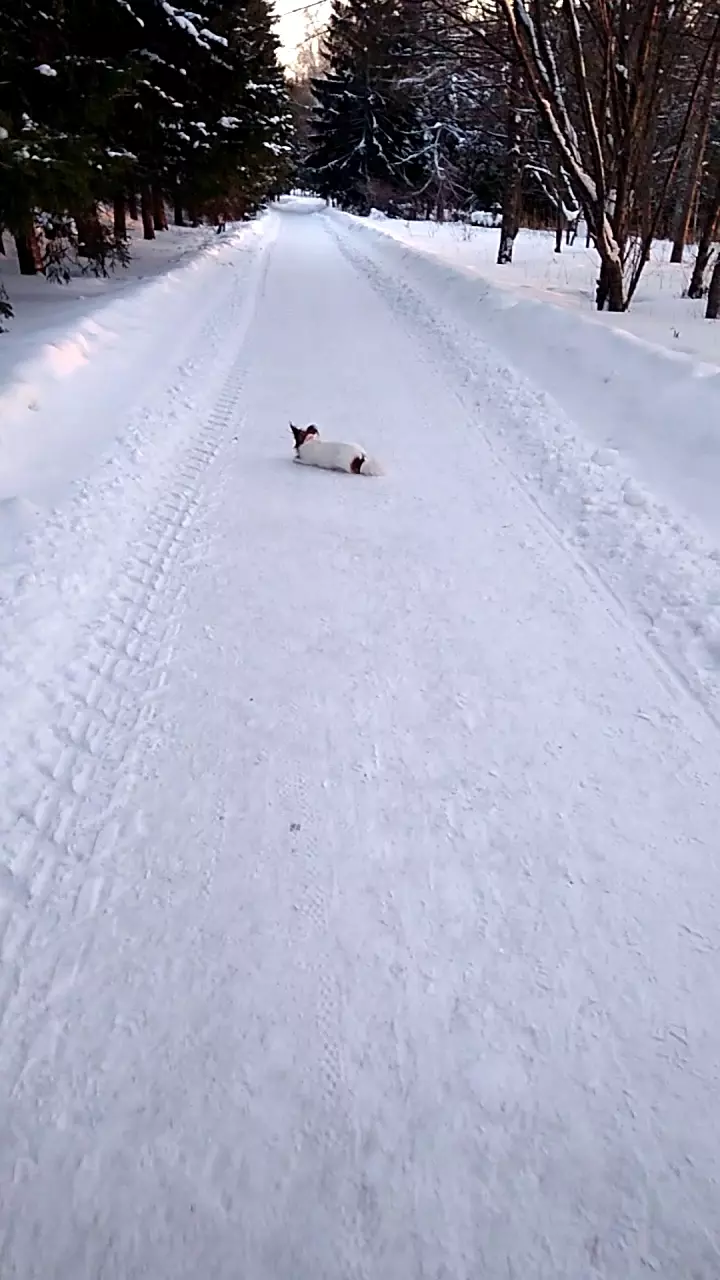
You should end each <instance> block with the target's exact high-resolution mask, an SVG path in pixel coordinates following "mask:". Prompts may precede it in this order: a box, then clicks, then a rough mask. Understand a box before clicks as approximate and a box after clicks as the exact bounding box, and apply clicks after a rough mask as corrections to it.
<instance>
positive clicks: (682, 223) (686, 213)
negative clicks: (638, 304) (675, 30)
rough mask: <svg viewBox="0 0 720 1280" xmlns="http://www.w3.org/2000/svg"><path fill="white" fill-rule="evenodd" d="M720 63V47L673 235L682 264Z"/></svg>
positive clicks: (676, 255)
mask: <svg viewBox="0 0 720 1280" xmlns="http://www.w3.org/2000/svg"><path fill="white" fill-rule="evenodd" d="M719 59H720V47H718V48H716V49H715V52H714V53H713V55H712V57H711V60H710V65H709V68H708V77H707V87H706V89H705V96H704V98H703V101H702V104H701V106H700V120H699V128H698V131H697V137H696V139H695V143H694V145H691V146H690V147H689V148H688V163H687V164H686V165H684V166H683V172H682V182H681V183H680V193H679V199H678V200H677V201H676V204H675V221H674V225H673V232H672V239H673V247H672V253H671V255H670V261H671V262H682V260H683V250H684V248H685V243H686V241H687V238H688V230H689V227H690V219H691V218H692V212H693V208H694V206H695V201H696V199H697V195H698V191H699V188H700V183H701V181H702V171H703V162H704V160H705V152H706V151H707V143H708V134H709V132H710V117H711V115H712V109H713V99H714V95H715V81H716V78H717V69H718V60H719Z"/></svg>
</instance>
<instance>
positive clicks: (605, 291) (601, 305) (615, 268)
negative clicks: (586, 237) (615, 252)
mask: <svg viewBox="0 0 720 1280" xmlns="http://www.w3.org/2000/svg"><path fill="white" fill-rule="evenodd" d="M595 305H596V307H597V309H598V311H604V310H605V307H606V306H607V309H608V311H624V310H625V281H624V279H623V269H622V263H620V262H614V261H612V260H610V259H606V260H605V261H603V262H602V263H601V266H600V275H599V276H598V282H597V289H596V291H595Z"/></svg>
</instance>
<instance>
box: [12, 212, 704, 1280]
mask: <svg viewBox="0 0 720 1280" xmlns="http://www.w3.org/2000/svg"><path fill="white" fill-rule="evenodd" d="M268 224H269V225H270V224H272V226H271V227H270V230H269V231H268V234H267V236H266V239H265V241H262V242H261V240H260V238H258V241H257V247H256V248H255V249H254V253H255V254H256V256H257V264H256V267H255V269H254V270H253V272H252V273H250V274H248V275H243V276H242V277H240V276H238V280H237V284H236V285H235V286H234V287H232V286H230V285H225V286H224V288H225V292H224V293H223V294H222V295H221V294H220V293H219V292H218V297H217V308H218V310H217V314H216V316H215V320H214V324H213V326H211V329H210V330H209V331H208V334H206V336H205V338H202V335H201V337H200V338H199V339H198V344H199V345H198V348H197V350H196V351H195V353H194V357H193V369H194V371H193V374H192V377H191V378H190V380H189V383H188V385H189V386H190V387H192V383H193V379H198V380H199V379H201V378H202V377H203V369H204V367H205V365H206V364H211V363H212V361H214V362H215V363H214V364H212V367H213V369H216V368H218V367H219V366H218V364H217V362H218V360H219V359H220V357H221V356H222V360H221V363H222V361H224V365H223V370H224V376H225V377H226V381H225V383H224V386H222V387H221V389H220V390H219V394H218V398H217V401H216V405H215V409H214V411H213V412H212V413H209V414H207V415H206V416H203V417H202V419H201V420H199V421H198V424H197V426H196V427H194V428H192V430H191V429H190V427H188V434H187V440H186V442H185V446H183V447H182V448H181V447H180V446H179V445H178V447H177V449H176V450H175V452H174V454H173V455H172V456H171V457H170V459H169V460H168V459H167V458H166V459H165V462H164V464H163V465H164V467H165V470H164V472H163V476H164V481H163V488H162V491H161V493H160V496H158V495H157V494H156V493H155V492H154V491H153V488H152V486H151V485H148V486H147V495H148V497H147V503H146V510H145V513H144V515H143V518H142V519H141V520H140V519H138V518H137V516H134V517H133V520H132V521H131V520H128V522H127V525H123V523H122V521H119V523H118V525H117V527H116V529H115V534H114V537H113V538H112V539H109V540H108V544H107V545H108V547H110V548H111V550H110V551H109V552H108V556H109V559H110V561H111V564H110V568H109V570H108V572H109V575H110V578H111V581H109V582H108V583H107V584H106V585H104V586H103V588H102V591H100V590H99V588H98V590H97V591H96V593H95V595H93V592H92V591H91V590H88V592H87V593H86V594H85V596H83V597H82V599H83V607H82V610H81V611H80V613H79V614H78V618H77V621H76V624H75V625H74V627H73V626H72V625H71V622H70V621H69V620H68V617H66V618H65V625H64V626H63V627H62V628H58V629H57V632H56V634H55V639H54V644H55V651H56V655H57V660H56V661H52V660H51V658H50V657H49V656H48V654H47V653H43V656H42V661H41V660H40V659H39V658H38V661H37V663H36V664H35V665H33V662H34V646H40V642H41V631H42V628H41V625H40V623H41V620H39V619H38V618H37V617H35V618H34V617H33V615H32V611H31V610H29V609H25V611H24V612H23V613H22V614H18V617H17V619H16V620H15V623H14V625H15V626H16V627H17V628H18V629H19V628H20V625H21V623H22V624H23V626H25V627H26V631H25V632H24V633H22V634H21V632H20V631H19V630H18V632H17V636H16V641H17V643H18V644H20V641H21V639H22V636H23V635H24V637H25V650H24V653H25V659H26V664H27V666H26V671H27V680H26V684H27V687H25V688H23V697H22V700H21V701H18V702H17V703H16V705H15V706H14V714H13V715H12V716H10V717H9V719H8V721H7V722H6V723H7V724H8V725H9V728H8V729H7V731H6V733H5V735H4V741H3V744H2V745H3V747H4V750H3V754H2V786H3V795H4V797H5V800H6V804H5V809H4V815H5V816H4V827H5V833H6V844H7V849H8V856H7V859H6V862H4V863H3V864H2V866H0V913H2V914H0V922H1V924H0V927H1V928H3V929H4V936H3V941H2V950H1V951H0V956H1V957H2V966H1V967H0V1019H1V1021H0V1082H1V1083H2V1092H3V1097H4V1101H3V1105H2V1108H0V1186H1V1187H2V1195H1V1198H0V1240H1V1241H2V1243H1V1245H0V1275H2V1277H3V1280H11V1278H12V1280H16V1278H17V1280H31V1278H32V1280H140V1278H141V1277H142V1278H143V1280H145V1278H147V1280H198V1278H199V1277H208V1280H209V1278H210V1277H212V1278H213V1280H501V1277H502V1278H503V1280H504V1278H506V1277H507V1280H590V1278H591V1277H596V1276H597V1277H601V1276H602V1277H605V1278H606V1280H620V1278H622V1280H645V1277H647V1276H648V1275H654V1276H657V1277H662V1278H663V1280H680V1278H681V1277H682V1280H686V1278H687V1280H689V1278H690V1277H693V1280H716V1278H717V1276H718V1274H719V1273H720V1252H719V1251H718V1232H719V1231H720V1210H719V1208H718V1197H717V1188H718V1180H719V1179H720V1118H719V1113H718V1106H717V1097H718V1084H719V1082H720V1081H719V1077H720V1021H719V1020H718V1018H717V1016H716V1006H717V991H718V979H719V977H720V973H719V971H718V961H717V956H718V948H719V947H720V903H719V902H718V887H719V884H720V876H719V872H718V859H717V853H718V842H719V840H720V835H719V833H720V732H719V731H718V727H717V724H716V722H715V720H714V719H713V718H712V715H711V714H710V712H709V710H708V709H707V708H706V707H705V706H704V705H703V704H702V702H701V701H700V700H699V699H698V698H697V697H696V696H693V695H692V694H691V693H690V691H689V690H688V688H687V687H686V685H685V683H684V681H683V679H682V678H681V676H680V675H676V674H675V672H674V670H673V668H672V667H671V665H670V664H669V663H666V662H665V660H664V659H663V658H661V657H660V656H659V654H658V652H657V650H656V649H654V648H652V647H651V645H650V644H649V643H648V641H647V640H646V638H645V636H644V635H643V634H642V632H641V631H640V630H639V629H638V628H637V627H636V625H635V622H634V621H633V617H632V615H631V613H630V612H629V611H626V610H625V608H624V606H623V604H622V601H621V600H620V599H619V598H618V597H617V595H614V594H611V593H610V591H609V590H608V589H606V588H605V586H603V585H602V581H601V578H600V577H599V575H598V574H597V573H596V571H595V568H594V567H593V566H592V565H590V563H589V562H586V561H585V560H583V559H582V558H581V556H580V555H579V553H578V552H577V550H573V549H572V548H571V546H570V544H569V542H568V540H567V539H566V538H565V537H564V535H563V533H562V531H561V526H560V523H559V522H557V521H555V520H554V519H553V517H552V512H550V511H549V509H548V507H547V504H544V503H543V504H541V503H540V501H539V498H538V494H537V493H536V492H535V491H534V489H533V487H532V484H530V483H528V482H526V481H525V480H524V478H523V471H522V467H520V466H518V467H517V468H515V469H514V468H513V466H512V463H511V460H510V448H509V445H508V440H507V437H505V436H503V435H502V432H503V414H504V413H505V407H504V406H505V402H506V400H508V399H509V400H512V398H513V395H514V390H513V389H514V388H515V387H516V385H517V388H518V392H517V394H518V395H521V392H522V387H521V385H520V382H519V380H517V384H516V381H514V375H513V374H512V371H511V370H509V369H508V370H506V372H505V374H504V375H503V379H504V380H501V379H500V378H499V374H498V370H497V361H496V360H495V359H494V357H493V358H491V357H488V364H487V368H485V367H484V366H483V365H482V363H477V364H476V365H475V368H474V377H473V379H472V380H471V383H465V382H463V380H462V379H461V378H459V377H458V373H457V369H456V367H455V365H454V363H453V360H452V358H451V354H450V353H449V351H448V349H447V348H446V346H445V345H444V344H443V343H441V342H440V341H439V340H436V338H435V337H434V330H433V328H432V324H431V323H430V320H431V317H430V318H428V323H427V324H421V323H419V322H418V321H417V318H416V315H415V310H414V307H413V306H410V305H409V304H408V301H407V298H406V297H405V296H404V294H403V293H402V291H401V289H400V288H399V287H398V286H397V283H395V284H393V282H392V280H389V279H388V278H387V277H386V276H385V275H383V266H382V263H381V262H380V261H379V259H378V260H377V261H374V259H373V252H374V251H373V246H372V241H371V239H370V237H369V234H368V237H367V239H363V235H364V233H363V232H362V231H361V230H358V229H356V228H352V227H351V226H350V225H349V224H346V223H345V222H343V220H341V219H340V218H338V217H335V216H333V215H330V214H324V213H322V212H317V213H313V212H312V211H311V206H309V205H307V204H305V205H303V204H298V205H292V204H289V205H287V206H286V207H285V208H284V210H280V211H278V212H275V213H273V214H272V215H270V218H269V219H268ZM401 252H402V250H401V249H400V248H398V249H397V253H398V254H400V253H401ZM241 301H242V305H243V306H245V308H246V312H247V314H246V316H245V320H243V327H241V328H236V327H235V325H236V319H235V317H236V316H237V315H239V314H240V312H241V310H242V307H241V306H240V303H241ZM223 308H225V309H226V311H225V312H224V311H223ZM224 316H226V320H227V322H226V323H223V319H224ZM245 331H246V337H244V338H243V334H244V333H245ZM220 335H222V336H220ZM203 342H205V347H203V345H202V344H203ZM218 343H221V345H222V348H223V349H222V351H221V352H220V354H218ZM223 352H224V354H223ZM478 359H480V357H478ZM168 376H170V374H168ZM483 389H484V394H485V397H486V412H485V414H484V416H483V418H482V420H481V421H478V416H477V401H478V394H479V392H480V393H482V392H483ZM161 392H162V387H161V386H158V387H156V388H155V390H154V391H153V393H152V394H154V395H156V396H158V397H159V396H160V395H161ZM148 394H150V393H148ZM161 408H162V405H161V403H160V401H159V400H158V404H157V406H156V409H157V415H158V421H161ZM508 412H509V410H508ZM290 417H292V418H293V420H294V421H300V422H302V421H309V420H314V421H316V422H318V423H319V424H320V427H321V429H326V431H327V433H329V434H330V435H332V436H333V437H335V438H338V439H350V440H353V439H357V438H359V439H360V440H361V442H362V443H363V444H365V445H367V447H368V449H370V450H372V451H373V452H374V453H376V454H378V455H379V456H380V457H381V458H382V459H383V461H384V463H385V464H386V467H387V472H388V474H387V476H386V477H385V478H384V479H382V480H370V479H365V480H363V479H357V478H355V477H348V476H341V475H333V474H330V473H323V472H315V471H312V470H310V469H304V468H298V467H295V466H293V465H292V463H291V461H290V443H291V441H290V434H289V431H288V427H287V422H288V419H289V418H290ZM136 507H137V502H136V503H135V506H134V507H133V510H134V511H135V510H136ZM98 527H99V526H98ZM98 581H99V579H98ZM32 589H33V584H32V583H30V586H28V585H27V584H25V590H26V591H30V593H32ZM38 589H39V588H38ZM58 608H59V606H58ZM38 651H39V650H38ZM35 686H37V688H35ZM33 690H35V692H33ZM21 713H22V714H21Z"/></svg>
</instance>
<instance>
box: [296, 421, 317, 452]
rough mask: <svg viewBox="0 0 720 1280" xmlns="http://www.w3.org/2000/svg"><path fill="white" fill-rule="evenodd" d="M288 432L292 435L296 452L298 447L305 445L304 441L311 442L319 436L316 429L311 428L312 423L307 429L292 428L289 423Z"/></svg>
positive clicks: (314, 427)
mask: <svg viewBox="0 0 720 1280" xmlns="http://www.w3.org/2000/svg"><path fill="white" fill-rule="evenodd" d="M290 430H291V431H292V433H293V438H294V440H295V449H296V450H298V449H299V448H300V446H301V445H303V444H304V443H305V441H306V440H312V439H316V440H317V439H318V438H319V436H320V432H319V431H318V429H317V427H316V426H313V424H312V423H311V424H310V426H309V427H294V426H293V424H292V422H291V423H290Z"/></svg>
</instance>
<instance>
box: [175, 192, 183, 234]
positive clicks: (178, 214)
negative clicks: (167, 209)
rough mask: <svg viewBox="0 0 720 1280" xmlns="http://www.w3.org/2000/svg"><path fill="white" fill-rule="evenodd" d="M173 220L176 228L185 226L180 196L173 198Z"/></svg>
mask: <svg viewBox="0 0 720 1280" xmlns="http://www.w3.org/2000/svg"><path fill="white" fill-rule="evenodd" d="M173 220H174V222H175V226H176V227H184V226H185V210H184V209H183V203H182V199H181V198H180V196H176V197H175V208H174V211H173Z"/></svg>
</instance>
